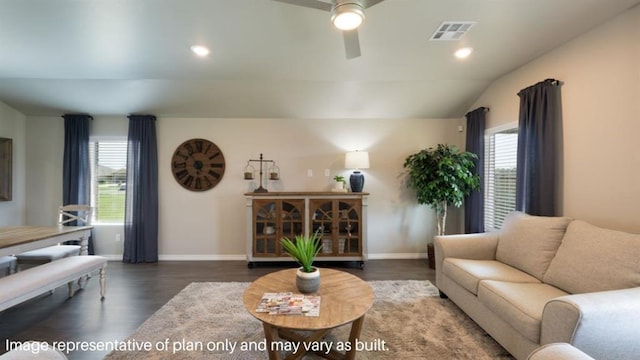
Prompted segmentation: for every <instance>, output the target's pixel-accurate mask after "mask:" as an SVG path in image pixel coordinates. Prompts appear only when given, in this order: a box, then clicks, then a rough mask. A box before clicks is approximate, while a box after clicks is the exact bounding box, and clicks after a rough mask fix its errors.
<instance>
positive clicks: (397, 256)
mask: <svg viewBox="0 0 640 360" xmlns="http://www.w3.org/2000/svg"><path fill="white" fill-rule="evenodd" d="M98 255H100V256H104V257H106V258H107V260H109V261H122V255H118V254H98ZM367 258H368V260H401V259H426V258H427V254H426V253H378V254H369V255H368V257H367ZM158 260H159V261H244V260H247V256H246V255H245V254H240V255H159V256H158Z"/></svg>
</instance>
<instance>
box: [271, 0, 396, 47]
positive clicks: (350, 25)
mask: <svg viewBox="0 0 640 360" xmlns="http://www.w3.org/2000/svg"><path fill="white" fill-rule="evenodd" d="M273 1H278V2H282V3H286V4H291V5H298V6H303V7H306V8H312V9H318V10H323V11H328V12H330V13H331V22H332V23H333V25H334V26H335V27H336V28H338V29H340V30H342V34H343V36H344V49H345V51H346V53H347V59H353V58H357V57H359V56H360V40H359V39H358V26H360V24H361V23H362V21H363V20H364V10H365V9H367V8H370V7H372V6H373V5H376V4H378V3H380V2H382V1H384V0H333V2H332V3H327V2H323V1H320V0H273Z"/></svg>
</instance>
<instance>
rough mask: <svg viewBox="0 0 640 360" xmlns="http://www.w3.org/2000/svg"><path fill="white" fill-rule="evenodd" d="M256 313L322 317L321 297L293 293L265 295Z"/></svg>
mask: <svg viewBox="0 0 640 360" xmlns="http://www.w3.org/2000/svg"><path fill="white" fill-rule="evenodd" d="M256 312H259V313H269V315H300V316H320V296H316V295H302V294H294V293H291V292H279V293H264V294H263V295H262V299H260V303H259V304H258V308H257V309H256Z"/></svg>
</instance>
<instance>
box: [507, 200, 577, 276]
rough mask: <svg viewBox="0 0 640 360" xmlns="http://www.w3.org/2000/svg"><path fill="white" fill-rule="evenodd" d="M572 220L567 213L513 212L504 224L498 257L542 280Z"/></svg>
mask: <svg viewBox="0 0 640 360" xmlns="http://www.w3.org/2000/svg"><path fill="white" fill-rule="evenodd" d="M570 222H571V219H570V218H568V217H550V216H532V215H527V214H524V213H521V212H512V213H511V214H509V215H508V216H507V218H506V219H505V221H504V224H503V226H502V230H501V232H500V240H499V241H498V248H497V250H496V260H498V261H501V262H503V263H505V264H508V265H511V266H513V267H515V268H518V269H520V270H522V271H524V272H527V273H529V274H531V275H533V276H535V277H536V278H537V279H539V280H541V281H542V278H543V276H544V273H545V272H546V271H547V268H548V267H549V264H550V263H551V259H553V257H554V256H555V254H556V251H557V250H558V247H559V246H560V243H561V242H562V237H563V236H564V232H565V230H566V229H567V225H569V223H570Z"/></svg>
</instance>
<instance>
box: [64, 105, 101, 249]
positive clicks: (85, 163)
mask: <svg viewBox="0 0 640 360" xmlns="http://www.w3.org/2000/svg"><path fill="white" fill-rule="evenodd" d="M62 118H63V119H64V153H63V165H62V205H75V204H78V205H89V204H90V203H91V200H90V196H91V194H90V191H91V171H90V169H89V128H90V124H91V120H92V119H93V118H92V117H91V116H90V115H86V114H66V115H63V116H62ZM68 224H69V225H75V224H73V223H71V222H70V223H68ZM88 251H89V254H94V253H95V251H94V247H93V237H90V238H89V248H88Z"/></svg>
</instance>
